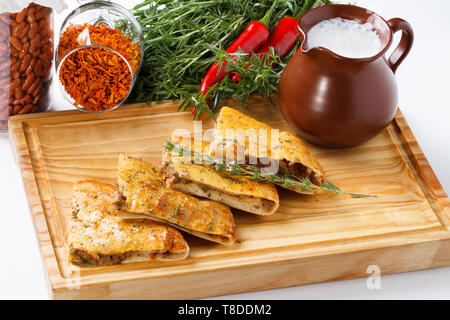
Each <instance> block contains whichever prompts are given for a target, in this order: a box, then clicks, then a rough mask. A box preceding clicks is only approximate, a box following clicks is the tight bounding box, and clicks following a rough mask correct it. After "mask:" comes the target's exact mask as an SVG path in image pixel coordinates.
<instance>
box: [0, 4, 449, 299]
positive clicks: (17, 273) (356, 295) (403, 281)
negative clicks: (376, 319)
mask: <svg viewBox="0 0 450 320" xmlns="http://www.w3.org/2000/svg"><path fill="white" fill-rule="evenodd" d="M117 2H119V3H123V4H124V5H128V6H131V5H132V4H133V3H136V2H139V1H136V0H130V1H123V0H122V1H117ZM341 2H344V1H341ZM345 2H349V1H345ZM351 2H353V1H351ZM355 3H356V4H357V5H360V6H363V7H366V8H369V9H371V10H374V11H375V12H377V13H379V14H380V15H382V16H383V17H385V18H386V19H390V18H393V17H401V18H403V19H405V20H407V21H409V22H410V23H411V24H412V26H413V28H414V30H415V43H414V47H413V50H412V52H411V54H410V56H409V57H408V58H407V59H406V60H405V62H404V63H403V65H402V66H400V68H399V70H398V72H397V80H398V83H399V88H400V107H401V109H402V111H403V113H404V115H405V117H406V119H407V120H408V123H409V125H410V127H411V128H412V131H413V132H414V134H415V136H416V138H417V140H418V142H419V144H420V146H421V147H422V149H423V151H424V153H425V155H426V157H427V158H428V161H429V162H430V164H431V166H432V167H433V170H434V171H435V173H436V175H437V176H438V178H439V180H440V182H441V184H442V185H443V187H444V189H445V190H446V192H447V194H450V95H449V94H450V17H449V12H450V1H449V0H430V1H422V0H359V1H356V2H355ZM55 105H58V108H59V109H67V108H70V107H69V106H68V105H67V104H66V103H65V102H64V101H63V99H62V98H61V97H60V96H59V95H58V94H57V96H56V98H55ZM0 154H1V156H0V172H1V175H0V195H1V200H2V203H3V205H2V208H3V209H2V210H1V212H2V214H1V217H2V222H1V223H0V250H1V252H2V258H1V260H0V299H47V298H48V292H47V288H46V281H45V275H44V270H43V266H42V262H41V257H40V253H39V248H38V243H37V240H36V235H35V231H34V227H33V224H32V221H31V216H30V212H29V209H28V204H27V199H26V197H25V192H24V188H23V184H22V179H21V176H20V172H19V170H18V168H17V166H16V164H15V162H14V159H13V156H12V152H11V149H10V145H9V141H8V138H7V137H6V136H3V135H1V136H0ZM381 272H382V270H381ZM366 280H367V279H356V280H346V281H338V282H329V283H322V284H313V285H306V286H301V287H292V288H285V289H276V290H267V291H259V292H253V293H247V294H239V295H231V296H225V297H221V298H225V299H450V268H440V269H431V270H424V271H415V272H408V273H402V274H394V275H382V276H381V289H378V290H369V289H368V288H367V285H366ZM187 289H188V290H195V289H194V288H187Z"/></svg>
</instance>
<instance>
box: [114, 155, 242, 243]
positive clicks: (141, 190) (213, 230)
mask: <svg viewBox="0 0 450 320" xmlns="http://www.w3.org/2000/svg"><path fill="white" fill-rule="evenodd" d="M117 182H118V194H117V199H116V205H119V206H120V208H121V209H122V211H124V212H128V213H134V214H141V215H145V216H147V217H148V218H149V219H153V220H156V221H161V222H165V223H168V224H170V225H172V226H174V227H175V228H178V229H180V230H183V231H185V232H187V233H190V234H193V235H195V236H197V237H200V238H203V239H207V240H210V241H214V242H218V243H221V244H225V245H231V244H233V243H234V241H235V237H236V236H235V232H236V231H235V229H236V227H235V222H234V218H233V214H232V213H231V210H230V208H229V207H227V206H225V205H223V204H220V203H217V202H213V201H206V200H205V201H201V200H199V199H197V198H195V197H192V196H189V195H186V194H184V193H181V192H178V191H175V190H172V189H169V188H167V187H166V186H165V181H164V177H163V175H162V174H161V172H160V169H157V168H155V167H153V166H152V165H151V164H149V163H147V162H144V161H142V160H139V159H135V158H131V157H127V156H125V155H121V156H120V158H119V174H118V181H117Z"/></svg>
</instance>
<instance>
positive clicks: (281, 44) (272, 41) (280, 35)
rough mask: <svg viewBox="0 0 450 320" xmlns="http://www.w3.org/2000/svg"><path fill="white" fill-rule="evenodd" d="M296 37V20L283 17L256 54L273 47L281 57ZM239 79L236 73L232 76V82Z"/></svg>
mask: <svg viewBox="0 0 450 320" xmlns="http://www.w3.org/2000/svg"><path fill="white" fill-rule="evenodd" d="M298 37H300V31H299V29H298V20H297V19H295V18H292V17H285V18H283V19H281V20H280V22H279V23H278V24H277V26H276V27H275V29H274V30H273V32H272V34H271V35H270V38H269V40H268V41H267V42H266V43H265V44H264V45H263V46H262V47H261V48H260V49H259V50H258V52H257V54H258V55H263V54H267V53H268V52H269V51H270V48H273V49H274V50H275V51H276V52H278V55H279V56H280V58H282V57H284V56H285V55H286V54H287V53H288V52H289V50H290V49H291V48H292V46H293V45H294V44H295V42H296V41H297V39H298ZM239 79H241V76H239V75H238V74H237V73H236V74H235V75H234V76H233V78H232V80H233V81H234V82H239Z"/></svg>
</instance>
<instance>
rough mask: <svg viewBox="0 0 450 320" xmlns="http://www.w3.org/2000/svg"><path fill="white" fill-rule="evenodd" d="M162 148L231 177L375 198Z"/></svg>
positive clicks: (177, 147) (172, 147) (171, 146)
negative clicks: (243, 177) (212, 167)
mask: <svg viewBox="0 0 450 320" xmlns="http://www.w3.org/2000/svg"><path fill="white" fill-rule="evenodd" d="M164 148H165V149H166V150H167V151H169V152H172V153H174V154H176V155H178V156H180V157H184V158H188V159H190V160H191V161H193V163H205V164H207V165H210V166H214V167H215V169H216V170H217V171H221V172H227V173H228V174H230V175H231V176H245V177H248V178H249V179H251V180H252V181H259V182H269V183H275V184H278V185H280V186H281V187H283V188H300V189H301V190H302V191H310V192H314V191H317V190H321V191H324V192H328V193H331V196H332V197H333V196H336V195H339V194H345V195H349V196H351V197H352V198H355V199H359V198H369V197H376V196H374V195H367V194H360V193H349V192H345V191H342V190H341V189H340V188H339V187H338V186H336V185H335V184H333V183H332V182H330V181H328V180H325V183H323V184H321V185H320V186H319V185H316V184H314V183H312V182H311V179H310V178H309V177H308V176H306V177H305V178H302V179H300V178H298V177H295V176H293V175H292V174H289V173H288V172H284V173H283V174H281V175H279V174H266V173H264V172H263V171H262V170H261V168H258V167H255V166H252V165H247V164H246V165H241V164H238V163H235V162H225V161H219V160H216V159H214V158H212V157H211V156H209V155H201V154H199V153H197V152H194V151H191V150H189V149H188V148H186V147H184V146H183V145H181V144H178V143H177V144H175V143H173V142H171V141H166V144H165V145H164Z"/></svg>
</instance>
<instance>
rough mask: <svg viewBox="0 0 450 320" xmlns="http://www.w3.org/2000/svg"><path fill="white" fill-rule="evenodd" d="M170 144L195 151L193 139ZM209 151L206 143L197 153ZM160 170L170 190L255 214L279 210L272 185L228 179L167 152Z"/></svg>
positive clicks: (211, 167)
mask: <svg viewBox="0 0 450 320" xmlns="http://www.w3.org/2000/svg"><path fill="white" fill-rule="evenodd" d="M169 141H171V142H172V143H177V144H181V145H183V146H184V147H186V148H187V149H189V150H194V143H195V142H194V140H193V139H189V140H183V138H170V139H169ZM185 141H186V142H185ZM208 150H209V143H207V142H203V143H202V150H199V151H200V153H202V154H204V152H207V151H208ZM163 167H164V173H165V179H166V185H167V186H168V187H169V188H171V189H174V190H178V191H181V192H184V193H188V194H192V195H195V196H199V197H204V198H208V199H211V200H214V201H218V202H221V203H224V204H226V205H229V206H230V207H232V208H236V209H239V210H242V211H246V212H250V213H253V214H258V215H270V214H273V213H274V212H275V211H276V210H277V209H278V206H279V203H280V201H279V197H278V191H277V189H276V188H275V186H274V185H273V184H271V183H266V182H255V181H251V180H249V179H246V178H245V177H242V176H230V175H229V174H227V173H223V172H218V171H216V170H215V168H214V167H213V166H210V165H207V164H205V163H203V164H194V163H189V162H187V161H186V159H184V158H183V157H182V156H180V155H178V154H174V153H173V152H170V151H168V150H164V153H163Z"/></svg>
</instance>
